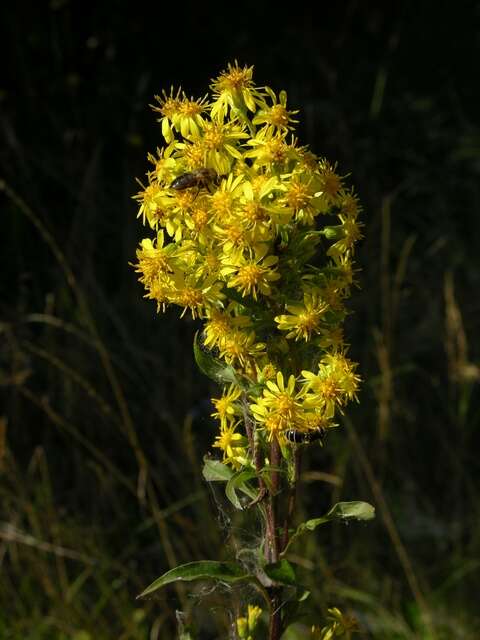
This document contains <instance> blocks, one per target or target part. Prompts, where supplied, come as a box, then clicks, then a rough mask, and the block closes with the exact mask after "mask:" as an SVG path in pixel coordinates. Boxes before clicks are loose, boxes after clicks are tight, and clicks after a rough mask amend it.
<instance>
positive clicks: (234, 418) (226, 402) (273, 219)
mask: <svg viewBox="0 0 480 640" xmlns="http://www.w3.org/2000/svg"><path fill="white" fill-rule="evenodd" d="M153 109H154V111H155V112H156V113H157V114H158V118H159V123H160V130H161V134H162V135H163V139H164V145H163V146H162V145H159V147H158V148H157V149H156V151H155V153H154V154H149V156H148V158H149V162H150V170H149V171H148V173H147V183H146V184H141V191H140V192H139V193H138V194H137V195H136V196H135V199H136V200H137V202H138V208H139V212H138V215H139V217H140V218H141V219H142V221H143V223H144V224H147V225H148V226H149V227H150V228H151V229H152V230H153V234H152V235H153V237H147V238H144V239H143V240H142V241H141V243H140V247H139V248H138V250H137V262H136V264H135V265H134V266H135V269H136V271H137V273H138V274H139V279H140V282H141V283H142V285H143V286H144V289H145V297H146V298H148V299H151V300H153V301H154V302H155V303H156V305H157V310H158V311H165V310H166V309H167V307H171V306H177V307H179V309H180V313H181V315H182V316H184V315H185V314H186V313H187V312H189V313H190V314H191V316H192V317H193V318H194V319H199V320H200V321H202V322H203V323H204V327H203V331H202V332H201V333H200V335H201V336H202V341H203V347H204V348H205V351H206V352H208V354H204V355H205V358H206V360H209V359H210V360H211V361H212V362H213V364H212V365H211V366H210V369H211V370H212V372H213V373H212V374H211V375H212V377H213V378H214V379H215V380H217V381H221V383H222V384H227V385H229V386H228V388H227V389H226V390H224V393H223V394H222V395H221V396H220V397H217V398H213V400H212V402H213V406H214V412H213V413H212V416H213V417H214V418H216V419H217V420H218V421H219V423H220V434H219V435H218V437H217V439H216V442H215V445H214V446H215V447H216V448H219V449H221V450H222V451H223V457H224V460H225V462H227V463H228V464H231V465H232V466H234V468H241V467H242V466H248V465H251V464H252V460H251V456H252V451H250V450H249V447H248V446H247V438H246V436H247V432H246V427H245V425H243V424H242V420H243V419H244V411H246V412H247V413H250V420H251V421H252V423H253V424H254V427H253V430H254V431H255V429H256V428H258V433H257V432H256V431H255V433H254V434H253V436H254V438H253V436H252V433H251V431H250V432H249V435H248V438H249V439H250V440H249V444H250V446H251V447H252V449H254V450H255V448H256V446H257V445H258V447H260V449H262V447H264V446H265V443H266V442H268V441H272V440H275V439H276V440H277V441H279V442H281V443H285V444H286V443H287V440H286V436H285V434H286V433H287V431H288V430H292V429H293V430H298V431H301V432H305V433H309V432H312V431H318V430H319V429H321V430H323V429H326V428H329V427H330V426H332V425H333V420H334V416H335V414H336V412H337V411H340V412H341V411H343V410H344V408H345V406H346V404H347V403H348V402H350V401H352V400H356V399H357V393H358V386H359V383H360V378H359V376H358V375H357V374H356V372H355V364H354V363H352V362H351V361H350V360H348V359H347V358H346V356H345V353H346V345H345V341H344V336H343V329H342V327H343V322H344V319H345V317H346V315H347V310H346V301H347V298H348V297H349V295H350V291H351V289H352V286H353V285H354V284H355V273H356V269H355V265H354V262H353V256H354V253H355V248H356V244H357V242H358V241H359V240H360V239H361V237H362V222H361V220H360V213H361V207H360V205H359V202H358V198H357V196H356V195H355V192H354V190H353V189H352V188H350V187H347V186H345V185H344V178H343V177H342V176H341V175H340V174H339V173H338V172H337V168H336V165H335V164H332V163H330V162H329V161H328V160H326V159H319V157H317V156H316V155H315V154H314V153H312V152H311V151H310V150H309V149H308V148H307V147H305V146H301V144H300V143H299V142H298V140H297V138H296V135H295V127H296V125H297V119H296V114H297V113H298V111H297V110H291V109H289V108H288V107H287V95H286V92H285V91H280V92H278V93H276V92H275V91H273V89H271V88H270V87H265V86H263V87H262V86H258V85H257V84H256V83H255V81H254V77H253V67H251V66H241V65H239V64H238V63H237V62H234V63H231V64H228V66H227V68H226V69H225V70H224V71H222V72H221V73H220V74H219V75H218V76H217V78H215V79H214V80H213V81H212V84H211V93H210V95H206V96H204V97H202V98H200V99H197V98H194V97H189V96H187V95H186V94H185V92H184V91H182V90H181V89H173V88H170V90H169V91H163V92H162V93H161V94H160V95H159V96H157V97H156V103H155V105H154V106H153ZM320 247H321V248H322V251H319V249H320ZM312 362H316V363H318V365H317V366H315V367H314V370H311V369H312ZM207 369H208V370H209V367H207ZM243 394H246V397H247V398H248V405H247V406H243V405H242V403H241V397H242V395H243ZM252 438H253V440H254V441H255V443H256V444H255V446H253V444H252V442H253V440H252ZM262 453H263V454H265V455H266V456H267V457H268V453H266V451H265V450H263V452H262ZM252 615H253V614H252ZM247 618H248V616H246V617H245V620H246V621H247V627H246V629H247V631H246V633H248V634H250V635H251V633H250V631H249V630H248V620H247ZM247 637H248V636H247Z"/></svg>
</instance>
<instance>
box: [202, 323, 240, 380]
mask: <svg viewBox="0 0 480 640" xmlns="http://www.w3.org/2000/svg"><path fill="white" fill-rule="evenodd" d="M193 355H194V357H195V362H196V363H197V366H198V368H199V369H200V371H201V372H202V373H204V374H205V375H206V376H208V377H209V378H210V379H211V380H213V381H214V382H216V383H217V384H231V383H232V382H235V384H237V385H239V386H242V384H241V381H240V380H239V379H238V377H237V375H236V374H235V369H234V368H233V367H231V366H230V365H229V364H225V363H224V362H221V361H220V360H217V358H214V357H213V356H212V354H211V353H209V352H208V351H204V350H203V349H202V347H201V346H200V344H199V341H198V331H197V333H196V334H195V338H194V339H193Z"/></svg>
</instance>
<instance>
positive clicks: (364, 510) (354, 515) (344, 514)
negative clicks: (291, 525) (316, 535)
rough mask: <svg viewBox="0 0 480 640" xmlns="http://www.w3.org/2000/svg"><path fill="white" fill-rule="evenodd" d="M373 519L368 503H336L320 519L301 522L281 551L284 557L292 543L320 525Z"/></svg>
mask: <svg viewBox="0 0 480 640" xmlns="http://www.w3.org/2000/svg"><path fill="white" fill-rule="evenodd" d="M374 517H375V508H374V507H372V505H371V504H369V503H368V502H362V501H360V500H355V501H352V502H337V504H335V505H334V506H333V507H332V508H331V509H330V511H329V512H328V513H326V514H325V515H324V516H321V517H320V518H313V519H312V520H307V521H306V522H302V524H300V525H299V526H298V527H297V529H296V531H295V532H294V533H293V534H292V535H291V537H290V540H289V542H288V545H287V546H286V547H285V549H284V550H283V551H282V554H281V555H284V554H285V553H286V551H287V550H288V548H289V547H290V545H291V544H292V542H294V540H296V539H297V538H298V537H299V536H301V535H302V534H303V533H306V532H307V531H314V530H315V529H316V528H317V527H318V526H320V525H321V524H325V523H326V522H330V521H331V520H371V519H372V518H374Z"/></svg>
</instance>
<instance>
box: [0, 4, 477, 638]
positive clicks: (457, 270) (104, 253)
mask: <svg viewBox="0 0 480 640" xmlns="http://www.w3.org/2000/svg"><path fill="white" fill-rule="evenodd" d="M0 14H1V27H0V28H1V43H2V45H3V51H4V53H3V55H2V74H1V78H0V132H1V133H0V135H1V144H0V164H1V167H0V179H1V180H2V183H1V186H2V190H1V191H0V206H1V230H0V251H1V254H0V255H1V280H0V287H1V288H0V314H1V315H0V323H1V324H0V331H1V333H0V383H1V389H0V392H1V406H0V474H1V475H0V497H1V503H0V564H1V569H0V570H1V573H2V579H1V581H0V638H15V639H16V638H19V639H20V638H21V639H22V640H23V639H24V638H32V639H35V640H36V639H37V638H42V639H43V638H45V639H50V638H55V639H56V638H61V639H63V638H74V639H75V640H91V639H93V638H95V640H96V639H104V638H105V639H106V640H107V639H113V638H115V639H116V638H124V639H127V638H132V639H135V640H136V639H140V638H142V639H143V638H145V639H147V638H152V639H153V638H168V637H172V634H173V631H172V628H173V626H172V625H174V618H175V616H174V611H175V609H182V610H183V611H184V612H185V616H186V618H185V619H186V620H189V619H190V614H191V612H192V610H195V608H196V607H197V609H196V610H197V614H198V606H197V605H198V600H197V599H196V598H193V599H192V598H191V597H190V596H188V593H189V590H183V589H181V588H180V587H179V588H178V589H176V590H175V589H171V590H169V591H168V592H165V593H163V594H161V595H160V596H158V597H156V598H155V599H153V600H150V601H147V602H140V601H137V602H136V601H135V595H136V594H137V593H139V591H141V590H142V588H144V587H145V586H146V585H147V584H148V583H149V582H150V581H151V580H152V579H153V578H155V577H157V576H158V575H160V574H161V573H162V572H163V571H165V570H167V569H168V568H170V567H173V566H175V565H176V564H178V563H180V562H187V561H189V560H197V559H201V558H215V557H217V556H218V555H219V553H223V554H224V555H225V557H228V556H229V553H230V557H231V555H232V553H233V552H232V550H231V548H230V547H229V544H228V541H229V538H228V532H227V530H226V528H225V521H226V518H227V515H226V513H225V511H224V505H223V504H222V505H220V504H218V503H217V502H216V500H220V497H219V496H220V493H218V492H216V493H215V494H214V495H215V496H216V500H212V494H211V493H210V492H209V489H208V488H207V487H206V486H205V484H204V483H203V481H202V478H201V475H200V469H201V458H202V456H203V454H204V453H205V452H206V451H207V450H208V448H209V446H210V443H211V442H212V440H213V437H214V425H213V424H212V423H211V421H210V420H209V413H210V412H211V409H210V406H209V402H208V398H209V397H210V396H211V395H212V394H213V395H216V394H218V390H216V389H214V388H212V387H210V386H209V382H208V380H207V379H205V378H203V377H201V375H200V374H199V373H197V372H196V370H195V366H194V363H193V357H192V350H191V343H192V337H193V334H194V331H195V329H196V325H195V323H193V322H192V321H189V320H188V319H186V320H183V321H181V322H180V321H179V319H178V314H177V312H176V311H175V310H171V311H169V312H168V313H167V314H166V315H165V316H158V317H157V315H156V314H155V307H154V304H153V303H151V302H147V301H143V300H142V295H143V290H142V288H141V287H140V286H139V285H138V284H137V282H136V276H135V273H134V271H133V269H132V267H131V266H130V265H129V262H133V261H134V260H135V249H136V246H137V243H138V242H139V240H140V239H141V238H142V237H143V236H144V235H148V232H147V231H146V230H145V229H143V228H142V226H141V223H140V221H138V220H136V213H137V207H136V205H135V203H134V202H133V201H132V199H131V197H132V196H133V195H134V194H135V193H136V192H137V191H138V190H139V188H140V187H139V186H138V184H137V183H136V182H135V178H139V179H141V180H143V178H144V174H145V172H146V171H147V169H148V168H149V166H148V164H147V161H146V154H147V152H148V151H150V152H154V151H155V148H156V147H157V146H161V144H162V141H161V137H160V132H159V129H158V125H157V124H156V122H155V115H154V114H153V113H152V112H151V110H150V109H149V108H148V104H149V103H152V102H153V96H154V95H155V94H157V93H160V92H161V90H162V89H163V88H165V89H166V90H169V88H170V85H174V86H178V85H180V84H181V86H182V87H183V88H184V89H185V91H186V92H187V93H188V94H189V95H193V96H196V97H198V96H201V95H203V94H204V93H206V92H207V89H208V85H209V82H210V79H211V78H212V77H214V76H216V75H217V74H218V73H219V72H220V71H221V70H222V69H224V68H225V67H226V64H227V62H229V61H233V60H234V59H237V60H238V61H239V62H240V63H241V64H248V65H255V80H256V82H257V83H258V84H260V85H263V84H268V85H269V86H271V87H272V88H273V89H274V90H276V91H279V90H280V89H282V88H283V89H286V90H287V92H288V96H289V106H290V108H295V109H299V110H300V114H299V119H300V126H299V130H298V135H299V138H300V142H301V143H302V144H308V145H309V146H310V147H311V148H312V150H313V151H314V152H315V153H316V154H318V155H325V156H326V157H327V158H328V159H330V160H331V161H334V162H338V165H339V171H340V173H341V174H343V175H345V174H347V173H348V174H350V177H349V180H350V181H351V182H353V184H355V186H356V188H357V191H358V194H359V196H360V199H361V201H362V203H363V206H364V214H363V220H364V222H365V223H366V227H365V239H364V240H363V241H362V243H361V246H360V249H359V254H358V266H359V267H360V268H361V269H362V272H361V273H360V274H359V279H360V282H361V289H359V290H357V291H355V292H354V295H353V298H352V303H351V309H352V311H354V313H353V314H352V316H351V317H350V318H349V319H348V323H347V336H348V341H349V342H350V343H351V351H350V354H351V357H352V358H353V359H355V360H358V361H359V363H360V371H361V374H362V376H363V378H364V384H363V391H362V394H361V402H360V405H359V406H358V407H353V408H351V409H349V411H348V415H347V416H346V419H345V423H344V425H343V427H344V428H343V429H341V430H338V431H337V432H336V433H335V434H333V435H332V436H331V438H330V439H329V440H328V443H327V446H326V447H325V448H324V449H320V448H317V447H315V448H312V451H311V453H310V452H309V456H308V457H309V461H308V468H307V467H306V468H305V472H304V478H303V480H304V484H303V488H302V510H303V511H304V514H303V515H308V516H310V517H313V516H316V515H319V514H320V513H322V512H323V511H324V510H325V509H326V508H328V506H329V505H330V504H332V503H333V502H334V501H336V500H339V499H342V500H352V499H363V500H369V501H371V502H372V503H373V504H375V506H376V508H377V518H376V521H375V522H374V523H373V524H369V525H368V526H365V527H363V526H357V527H354V526H352V527H349V528H348V529H347V528H342V527H340V528H339V527H332V528H331V529H329V530H328V531H322V532H321V533H318V534H315V535H312V538H311V539H310V540H309V541H308V543H305V546H304V547H302V548H301V555H300V552H299V557H298V562H299V563H300V566H301V568H302V570H303V571H304V574H305V582H306V584H308V585H309V586H311V587H312V597H311V602H312V605H311V609H310V613H309V615H307V617H306V618H305V620H306V624H312V623H313V622H316V621H317V622H319V621H320V618H321V616H320V611H321V610H323V609H324V608H325V607H326V606H327V605H332V604H339V605H341V606H342V607H344V608H345V610H347V611H348V610H349V611H350V612H352V613H354V614H355V615H356V616H357V617H358V619H359V620H360V623H361V627H362V634H363V637H372V638H398V639H403V638H405V639H407V638H408V639H410V638H411V639H413V638H428V639H430V638H448V639H450V638H469V639H470V638H472V639H473V638H476V637H478V635H479V634H480V618H479V615H478V610H477V607H478V597H477V596H478V591H479V589H480V579H479V569H480V560H479V557H480V553H479V552H480V526H479V522H480V519H479V516H480V501H479V497H478V495H479V482H478V481H479V463H478V442H479V439H478V436H477V431H478V428H479V426H480V425H479V415H480V413H479V411H480V406H479V398H478V383H479V379H480V371H479V366H478V365H479V360H480V353H479V343H478V338H477V333H478V328H479V327H478V314H479V312H480V296H479V294H478V292H479V289H480V264H479V255H480V238H479V233H480V223H479V218H478V216H479V210H480V207H479V204H480V188H479V178H480V128H479V122H478V114H479V109H480V102H479V100H478V85H479V83H478V77H477V76H478V63H479V60H480V55H479V54H480V31H479V22H480V3H478V2H466V1H465V0H463V1H460V2H456V3H446V2H444V3H442V2H429V1H426V2H422V1H419V2H412V3H410V2H403V3H402V2H399V3H386V2H368V3H367V2H363V3H362V2H357V1H346V2H338V3H323V2H321V3H316V7H315V8H312V7H310V6H309V5H307V4H305V5H302V3H296V4H292V5H290V6H287V7H284V6H282V5H280V4H279V3H267V2H265V3H261V2H242V3H235V4H233V3H227V2H224V3H221V4H220V3H218V4H216V3H206V2H198V3H189V2H183V3H170V4H168V5H167V4H165V3H161V2H157V3H156V4H155V5H153V6H151V5H147V4H146V3H142V2H113V0H110V1H108V0H107V1H103V2H98V3H87V2H75V1H73V0H71V1H68V0H51V1H50V2H40V1H39V2H21V1H19V2H17V3H3V4H2V8H1V9H0ZM219 507H221V509H220V515H219V509H218V508H219ZM229 515H230V516H231V514H229ZM218 525H220V527H219V526H218ZM247 543H248V544H253V541H246V544H247ZM225 595H226V596H228V595H229V594H225ZM221 596H222V594H220V595H219V594H213V595H210V600H212V602H211V603H210V604H207V605H206V606H205V611H208V612H210V611H212V612H213V613H211V614H210V613H209V614H208V618H209V620H206V621H205V620H204V621H202V620H197V621H196V624H197V625H198V626H199V628H201V629H202V631H201V632H200V636H199V637H200V638H205V639H207V638H217V637H218V638H222V637H225V635H226V632H225V628H224V627H223V629H224V630H223V631H222V630H221V629H222V627H221V624H222V620H223V621H224V622H223V623H224V624H227V623H226V622H225V621H228V612H227V611H226V608H225V607H226V604H225V603H226V602H228V597H225V598H223V600H222V597H221ZM217 600H218V601H217ZM222 603H223V604H222ZM209 607H210V608H209ZM196 617H197V618H198V617H199V616H198V615H197V616H196ZM194 618H195V616H194ZM213 618H217V619H218V620H219V623H218V626H217V629H216V630H215V629H214V625H213V624H212V622H211V620H212V619H213ZM299 633H302V632H299ZM222 634H223V635H222ZM295 637H298V638H301V637H306V635H305V636H304V635H298V636H295Z"/></svg>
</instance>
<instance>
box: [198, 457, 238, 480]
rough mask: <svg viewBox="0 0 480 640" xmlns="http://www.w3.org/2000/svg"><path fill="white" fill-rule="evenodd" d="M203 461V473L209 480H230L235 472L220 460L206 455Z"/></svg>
mask: <svg viewBox="0 0 480 640" xmlns="http://www.w3.org/2000/svg"><path fill="white" fill-rule="evenodd" d="M203 463H204V464H203V469H202V475H203V477H204V478H205V480H206V481H207V482H228V481H229V480H230V478H231V477H232V476H233V475H234V473H235V472H234V471H233V469H231V468H230V467H228V466H227V465H226V464H223V462H220V460H213V459H211V458H207V457H206V456H205V458H204V459H203Z"/></svg>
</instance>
